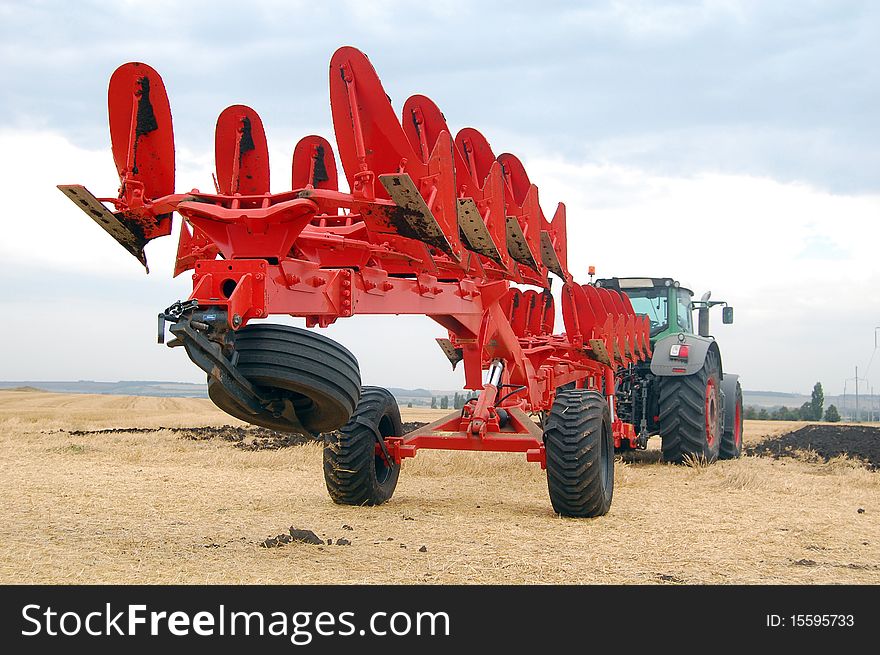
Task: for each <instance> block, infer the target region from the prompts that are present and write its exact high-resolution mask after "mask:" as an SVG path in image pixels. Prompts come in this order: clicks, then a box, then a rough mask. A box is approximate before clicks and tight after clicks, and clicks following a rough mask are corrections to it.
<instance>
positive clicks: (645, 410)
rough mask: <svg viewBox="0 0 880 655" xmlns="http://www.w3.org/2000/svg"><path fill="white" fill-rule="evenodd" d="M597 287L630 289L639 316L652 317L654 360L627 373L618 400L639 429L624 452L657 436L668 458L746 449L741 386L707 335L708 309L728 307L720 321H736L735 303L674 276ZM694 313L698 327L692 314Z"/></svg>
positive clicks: (623, 415)
mask: <svg viewBox="0 0 880 655" xmlns="http://www.w3.org/2000/svg"><path fill="white" fill-rule="evenodd" d="M595 284H596V286H597V287H603V288H606V289H613V290H619V291H622V292H624V293H626V295H627V296H629V299H630V301H631V302H632V306H633V309H634V310H635V312H636V313H637V314H645V315H647V316H648V318H649V319H650V321H651V349H652V351H653V355H652V357H651V361H650V362H641V363H638V364H634V365H631V366H630V367H628V368H627V369H624V370H622V371H621V372H620V373H619V374H618V376H617V379H616V390H615V405H616V411H617V414H618V416H619V418H620V419H621V420H623V421H624V422H626V423H630V424H631V425H634V426H636V429H637V430H638V433H637V435H636V437H635V438H633V439H629V440H627V439H622V440H621V441H620V443H619V444H615V446H616V447H617V448H618V449H619V450H627V449H631V448H646V447H647V444H648V438H649V437H651V436H653V435H656V434H659V435H660V437H661V439H662V449H663V459H664V460H665V461H667V462H679V463H680V462H685V461H689V460H697V461H706V462H714V461H715V460H716V459H719V458H720V459H733V458H736V457H739V456H740V455H741V454H742V430H743V423H742V402H743V401H742V388H741V387H740V384H739V376H738V375H734V374H732V373H727V372H725V371H724V369H723V367H722V364H721V350H720V349H719V348H718V342H717V341H716V340H715V338H714V337H712V336H710V334H709V310H710V309H711V308H712V307H715V306H717V305H723V309H722V322H723V323H725V324H730V323H733V307H730V306H728V305H727V303H726V302H723V301H718V300H710V299H709V298H710V296H711V292H707V293H705V294H704V295H703V297H702V298H701V299H700V300H696V301H695V300H694V299H693V297H694V294H693V292H692V291H690V290H689V289H685V288H684V287H682V286H681V285H680V284H679V283H678V282H676V281H675V280H673V279H672V278H635V277H629V278H617V277H613V278H605V279H598V280H596V282H595ZM694 310H696V311H697V317H698V318H697V325H698V327H697V332H696V333H694V323H693V313H694Z"/></svg>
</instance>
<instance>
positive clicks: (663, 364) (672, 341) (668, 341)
mask: <svg viewBox="0 0 880 655" xmlns="http://www.w3.org/2000/svg"><path fill="white" fill-rule="evenodd" d="M676 345H681V346H685V345H686V346H687V347H688V358H687V361H682V360H680V359H673V358H672V357H670V354H669V353H670V350H671V349H672V346H676ZM710 350H713V351H714V352H715V354H716V355H717V356H718V363H719V365H720V364H721V351H720V350H719V348H718V344H717V343H716V342H715V339H712V338H711V337H700V336H697V335H696V334H685V333H684V332H681V333H679V334H671V335H669V336H668V337H664V338H663V339H660V340H659V341H657V342H656V343H655V344H654V354H653V355H652V357H651V373H653V374H654V375H656V376H657V377H682V376H685V375H693V374H694V373H696V372H697V371H699V370H700V369H701V368H703V362H705V361H706V355H707V354H708V353H709V351H710ZM682 369H684V370H682ZM722 379H723V369H722Z"/></svg>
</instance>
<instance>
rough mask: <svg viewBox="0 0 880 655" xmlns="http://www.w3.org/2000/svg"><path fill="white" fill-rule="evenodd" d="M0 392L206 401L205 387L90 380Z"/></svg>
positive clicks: (18, 383) (27, 384)
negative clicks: (161, 397)
mask: <svg viewBox="0 0 880 655" xmlns="http://www.w3.org/2000/svg"><path fill="white" fill-rule="evenodd" d="M0 389H17V390H20V391H24V390H26V389H29V390H38V391H52V392H56V393H99V394H111V395H115V396H163V397H176V398H207V397H208V387H207V385H205V384H193V383H190V382H160V381H154V380H121V381H119V382H96V381H94V380H75V381H70V380H68V381H43V380H40V381H33V380H25V381H22V380H13V381H6V382H0Z"/></svg>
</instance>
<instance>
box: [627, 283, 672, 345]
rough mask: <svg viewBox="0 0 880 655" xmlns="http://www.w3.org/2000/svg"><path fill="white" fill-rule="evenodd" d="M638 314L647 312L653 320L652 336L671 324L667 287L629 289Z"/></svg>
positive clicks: (631, 300) (628, 293) (630, 297)
mask: <svg viewBox="0 0 880 655" xmlns="http://www.w3.org/2000/svg"><path fill="white" fill-rule="evenodd" d="M626 295H628V296H629V299H630V302H632V306H633V310H634V311H635V313H636V314H647V316H648V319H649V320H650V321H651V336H654V335H655V334H659V333H660V332H662V331H663V330H665V329H666V326H667V325H668V324H669V308H668V307H667V301H666V289H627V290H626Z"/></svg>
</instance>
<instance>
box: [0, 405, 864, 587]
mask: <svg viewBox="0 0 880 655" xmlns="http://www.w3.org/2000/svg"><path fill="white" fill-rule="evenodd" d="M441 413H442V412H439V411H438V412H431V411H430V410H422V411H421V412H419V411H415V412H413V411H408V410H404V419H405V420H429V419H430V418H433V417H436V416H437V415H439V414H441ZM222 424H237V423H236V422H235V421H233V420H231V419H229V418H228V417H227V416H226V415H224V414H222V413H221V412H220V411H219V410H216V409H214V407H213V406H212V405H211V404H210V402H208V401H207V400H193V399H161V398H128V397H118V396H116V397H114V396H88V395H63V394H48V393H39V392H0V470H2V475H0V515H2V521H0V582H4V583H25V582H35V583H68V582H70V583H113V582H115V583H175V582H181V583H264V582H265V583H331V582H332V583H336V582H342V583H349V582H353V583H423V582H428V583H480V584H483V583H488V584H497V583H681V582H683V583H758V582H769V583H807V584H810V583H880V520H878V514H880V474H878V473H876V472H870V471H868V470H867V469H865V468H864V467H862V466H860V465H859V464H857V463H855V462H851V461H849V460H846V459H837V460H833V461H831V462H827V463H822V462H815V461H810V458H809V457H806V458H804V459H803V460H797V459H790V458H789V459H783V460H773V459H769V458H758V457H747V458H743V459H741V460H738V461H731V462H720V463H718V464H716V465H713V466H708V467H704V466H694V467H686V466H669V465H665V464H662V463H658V461H657V460H658V459H659V458H658V457H657V453H656V452H652V451H648V452H645V453H638V454H636V455H635V456H631V457H627V458H624V459H621V460H619V461H618V465H617V473H616V488H615V494H614V504H613V506H612V509H611V513H610V514H609V515H608V516H606V517H603V518H600V519H595V520H570V519H561V518H558V517H556V516H554V515H553V513H552V510H551V508H550V504H549V501H548V498H547V490H546V482H545V478H544V475H543V473H542V471H541V470H540V468H539V467H537V466H536V465H533V464H528V463H527V462H526V461H525V458H524V457H522V456H518V455H493V454H484V455H480V454H473V453H441V452H424V453H420V454H419V456H418V457H417V458H416V459H414V460H410V461H407V462H406V464H405V466H404V470H403V472H402V474H401V479H400V484H399V486H398V489H397V492H396V493H395V495H394V498H393V499H392V501H391V502H390V503H388V504H387V505H384V506H382V507H377V508H359V507H340V506H336V505H334V504H333V503H332V502H330V500H329V498H328V497H327V494H326V492H325V490H324V486H323V480H322V475H321V450H320V447H318V446H317V445H305V446H295V447H291V448H285V449H281V450H275V451H257V452H247V451H243V450H241V449H237V448H234V447H233V445H232V444H230V443H228V442H225V441H222V440H219V439H211V440H205V441H193V440H188V439H184V438H181V437H180V436H179V435H176V434H174V433H172V432H171V431H169V430H160V431H155V432H140V433H138V432H119V433H105V434H81V435H71V434H70V431H72V430H96V429H103V428H136V427H147V428H156V427H174V426H203V425H222ZM797 426H798V425H797V424H788V425H781V424H779V423H775V422H774V423H762V422H750V423H747V424H746V429H747V435H746V438H747V441H751V442H755V441H756V440H758V439H759V438H761V437H762V436H763V435H768V434H772V432H773V431H787V430H791V429H793V428H794V427H797ZM652 442H656V440H652ZM653 447H654V448H656V447H657V444H656V443H653ZM859 509H863V510H864V511H863V512H859ZM291 525H293V526H295V527H297V528H305V529H310V530H314V531H315V532H316V533H317V534H318V535H320V536H322V537H324V538H325V539H326V538H332V539H333V540H334V542H335V541H336V540H337V539H338V538H340V537H344V538H346V539H349V540H351V542H352V543H351V545H350V546H336V545H332V546H313V545H304V544H289V545H285V546H282V547H280V548H271V549H266V548H262V547H260V546H259V543H260V542H261V541H262V540H264V539H265V538H266V537H268V536H272V535H276V534H279V533H280V532H283V531H285V530H286V529H287V528H288V527H290V526H291ZM343 525H348V526H351V527H352V528H353V529H352V530H348V529H343V527H342V526H343ZM422 546H425V547H426V552H420V548H421V547H422Z"/></svg>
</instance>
